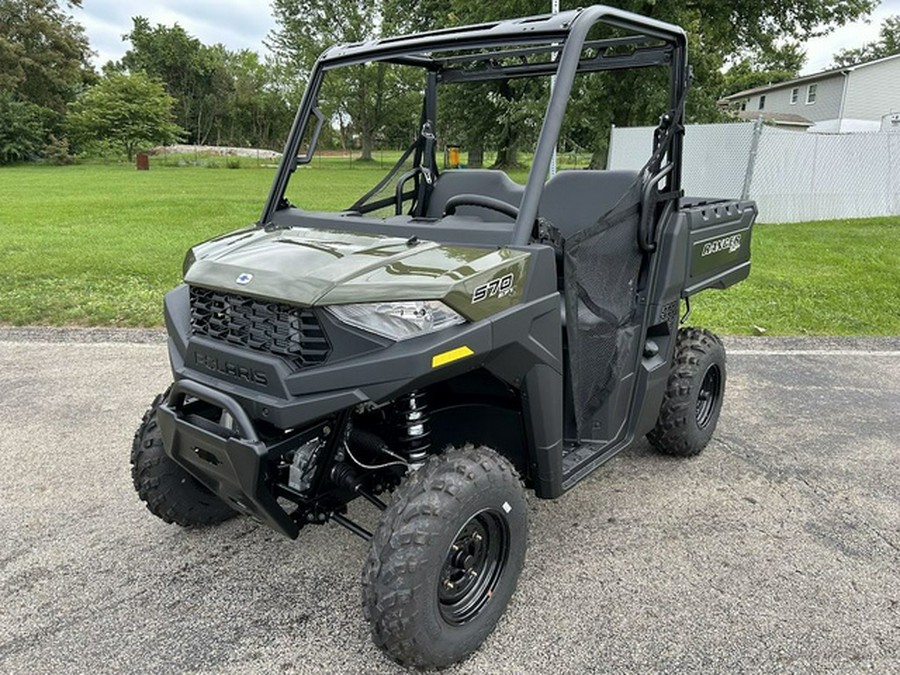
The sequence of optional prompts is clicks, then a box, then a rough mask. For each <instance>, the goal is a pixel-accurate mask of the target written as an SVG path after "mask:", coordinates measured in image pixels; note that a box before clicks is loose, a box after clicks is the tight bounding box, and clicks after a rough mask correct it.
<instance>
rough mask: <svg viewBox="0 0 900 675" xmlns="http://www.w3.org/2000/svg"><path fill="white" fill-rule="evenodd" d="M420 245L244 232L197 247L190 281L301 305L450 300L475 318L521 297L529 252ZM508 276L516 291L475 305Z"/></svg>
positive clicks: (313, 233)
mask: <svg viewBox="0 0 900 675" xmlns="http://www.w3.org/2000/svg"><path fill="white" fill-rule="evenodd" d="M414 241H415V243H410V241H409V240H407V239H402V238H399V237H389V236H384V235H362V234H350V233H347V232H333V231H328V230H320V229H309V228H292V229H287V230H275V231H269V232H267V231H266V230H263V229H256V228H254V229H251V230H242V231H239V232H235V233H233V234H231V235H226V236H224V237H220V238H218V239H214V240H212V241H209V242H207V243H205V244H200V245H199V246H196V247H194V248H193V249H192V253H193V255H194V256H195V258H196V262H194V264H193V265H191V266H190V268H189V269H188V270H187V273H186V274H185V281H186V282H187V283H189V284H194V285H197V286H204V287H206V288H215V289H221V290H227V291H232V292H234V293H238V294H241V295H251V296H255V297H261V298H265V299H268V300H277V301H281V302H287V303H290V304H295V305H302V306H312V305H330V304H346V303H353V302H375V301H384V300H444V301H445V302H446V303H447V304H448V305H450V306H451V307H453V308H454V309H455V310H456V311H458V312H460V313H461V314H463V316H466V318H469V319H477V318H482V317H483V316H487V315H489V314H492V313H494V312H495V311H499V310H500V309H504V308H505V307H507V306H511V305H512V304H515V301H517V300H518V298H519V297H520V296H521V291H522V288H523V287H524V271H525V263H526V261H527V260H528V257H529V254H528V253H527V252H523V251H512V250H509V249H493V250H488V249H477V248H467V247H461V246H442V245H439V244H436V243H434V242H427V241H416V240H414ZM509 273H513V274H514V275H515V277H516V283H515V286H514V289H513V292H512V293H510V294H508V295H506V296H505V297H502V298H497V297H490V298H487V299H486V300H485V301H484V302H479V303H477V304H473V303H472V302H471V300H472V293H473V292H474V290H475V289H476V288H477V287H478V286H479V284H483V283H487V282H490V281H491V280H493V279H494V278H499V277H501V276H503V275H504V274H509ZM250 275H252V277H251V278H250V280H249V281H248V282H247V281H246V280H247V278H248V277H249V276H250ZM238 278H241V280H242V281H245V283H238ZM498 301H502V302H498Z"/></svg>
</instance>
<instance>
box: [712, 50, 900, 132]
mask: <svg viewBox="0 0 900 675" xmlns="http://www.w3.org/2000/svg"><path fill="white" fill-rule="evenodd" d="M719 103H720V105H722V106H723V107H724V108H727V109H728V110H731V111H733V112H735V113H736V115H737V116H738V117H739V118H741V119H745V120H755V119H762V120H763V121H765V122H767V123H770V124H774V125H775V126H779V127H783V128H790V129H797V130H808V131H813V132H819V133H852V132H861V131H879V130H885V131H887V130H896V131H900V54H895V55H894V56H888V57H885V58H883V59H878V60H877V61H869V62H868V63H860V64H858V65H855V66H848V67H845V68H835V69H834V70H826V71H824V72H821V73H815V74H813V75H806V76H804V77H798V78H797V79H795V80H790V81H788V82H779V83H778V84H771V85H768V86H765V87H757V88H755V89H748V90H747V91H739V92H738V93H736V94H732V95H731V96H726V97H725V98H724V99H722V100H721V101H720V102H719Z"/></svg>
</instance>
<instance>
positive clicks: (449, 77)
mask: <svg viewBox="0 0 900 675" xmlns="http://www.w3.org/2000/svg"><path fill="white" fill-rule="evenodd" d="M596 24H605V25H608V26H611V27H614V28H619V29H624V30H627V31H633V32H634V34H633V35H629V36H626V37H617V38H612V39H607V40H594V41H590V42H588V41H587V36H588V33H589V32H590V30H591V28H593V27H594V26H595V25H596ZM660 43H662V44H660ZM509 47H516V48H515V49H505V50H504V49H503V48H509ZM622 47H632V48H633V49H631V50H630V51H627V52H624V53H617V52H616V51H615V50H617V49H620V48H622ZM492 48H496V49H497V50H496V51H487V52H482V53H475V54H462V55H460V54H453V53H452V52H460V51H464V50H473V49H492ZM586 48H587V49H596V55H595V56H592V57H589V58H583V57H582V54H583V52H584V50H585V49H586ZM443 52H451V54H450V55H448V56H446V57H444V58H440V57H439V56H435V54H437V55H440V54H441V53H443ZM541 54H548V55H555V57H556V58H555V60H550V61H544V62H528V61H527V60H526V59H527V57H528V56H533V55H541ZM510 58H514V59H516V58H517V59H519V62H518V63H515V64H512V65H504V64H502V63H500V61H501V59H503V60H506V59H510ZM373 61H383V62H386V63H392V64H397V65H405V66H417V67H421V68H423V69H425V70H426V71H428V77H427V80H426V90H425V103H424V107H423V120H424V121H425V124H428V123H429V122H430V123H431V124H432V125H433V122H434V111H435V110H436V100H437V94H436V90H437V85H438V84H439V83H452V82H479V81H488V80H495V79H513V78H519V77H537V76H547V75H554V74H555V75H556V84H555V86H554V87H553V91H552V94H551V96H550V100H549V102H548V104H547V110H546V113H545V115H544V121H543V126H542V127H541V132H540V136H539V138H538V143H537V147H536V149H535V153H534V159H533V162H532V166H531V171H530V173H529V175H528V180H527V182H526V185H525V191H524V196H523V198H522V203H521V205H520V208H519V215H518V217H517V218H516V224H515V230H514V234H513V238H512V241H511V242H510V243H512V244H514V245H525V244H527V243H528V242H529V240H530V237H531V233H532V229H533V225H534V222H535V219H536V217H537V213H538V205H539V203H540V199H541V194H542V192H543V187H544V183H545V181H546V177H547V175H548V173H549V170H550V162H551V158H552V155H553V151H554V149H555V148H556V144H557V140H558V137H559V132H560V128H561V126H562V122H563V116H564V114H565V110H566V105H567V102H568V99H569V95H570V94H571V90H572V85H573V83H574V80H575V75H576V74H578V73H585V72H596V71H604V70H617V69H626V68H643V67H647V66H659V65H669V67H670V89H669V107H670V110H669V112H668V113H667V114H666V115H664V116H663V118H662V120H661V123H660V128H659V130H658V131H657V134H656V135H655V146H656V147H654V153H653V157H654V160H655V161H651V163H650V164H648V167H649V169H650V175H648V176H646V180H645V185H647V190H645V193H646V194H645V199H649V198H650V195H649V191H650V190H651V189H653V190H656V191H660V192H662V190H661V188H660V184H661V182H662V181H663V179H665V181H666V186H665V190H664V193H665V194H666V195H668V196H678V195H680V194H681V171H682V167H681V159H682V144H683V127H682V120H683V116H684V101H685V93H686V91H687V88H688V85H689V79H690V75H689V68H688V63H687V37H686V35H685V32H684V30H682V29H681V28H679V27H678V26H675V25H672V24H668V23H664V22H662V21H657V20H655V19H650V18H648V17H644V16H640V15H638V14H633V13H631V12H626V11H623V10H620V9H616V8H614V7H607V6H605V5H594V6H591V7H587V8H585V9H580V10H570V11H566V12H560V13H558V14H545V15H540V16H533V17H526V18H521V19H512V20H506V21H498V22H494V23H485V24H479V25H474V26H463V27H459V28H448V29H443V30H438V31H432V32H427V33H419V34H416V35H409V36H402V37H391V38H385V39H381V40H372V41H369V42H363V43H357V44H347V45H335V46H334V47H331V48H329V49H328V50H326V51H325V52H324V53H323V54H322V55H321V56H320V57H319V59H318V60H317V61H316V63H315V65H314V66H313V68H312V71H311V73H310V80H309V84H308V86H307V88H306V91H305V93H304V95H303V99H302V101H301V103H300V107H299V109H298V111H297V115H296V117H295V118H294V123H293V125H292V128H291V132H290V136H289V137H288V140H287V143H286V144H285V148H284V155H283V156H282V159H281V163H280V164H279V167H278V171H277V173H276V176H275V179H274V181H273V183H272V188H271V190H270V192H269V197H268V199H267V200H266V204H265V207H264V209H263V212H262V215H261V217H260V220H259V223H258V224H259V225H260V226H265V225H266V224H268V223H270V222H271V221H272V217H273V215H274V213H275V211H276V210H277V209H278V208H280V205H282V204H283V200H284V192H285V190H286V188H287V184H288V181H289V179H290V176H291V174H292V173H293V171H294V170H296V168H297V166H298V163H305V162H308V161H309V160H310V159H311V157H312V154H313V152H314V149H315V148H314V145H315V137H316V136H317V135H318V134H317V130H318V128H320V127H321V123H322V120H321V113H320V112H319V111H318V108H317V107H316V105H315V103H316V100H317V98H318V91H319V88H320V87H321V84H322V79H323V77H324V75H325V73H326V72H327V71H328V70H331V69H333V68H338V67H341V66H349V65H358V64H362V63H369V62H373ZM311 115H315V116H316V117H317V118H318V119H317V124H318V127H317V128H316V129H315V130H314V133H313V139H312V142H311V145H310V148H309V151H308V152H307V154H306V156H304V157H303V158H300V159H301V160H302V161H299V162H298V158H297V153H298V150H299V147H300V144H301V142H302V136H303V134H304V130H305V129H306V128H307V124H308V121H309V118H310V116H311ZM425 131H426V130H425V129H424V125H423V134H422V136H423V138H425V139H426V142H424V143H422V144H420V145H419V147H417V149H416V159H417V160H418V161H417V162H416V167H417V169H418V170H419V171H420V172H422V173H423V174H424V180H423V181H418V182H417V184H416V191H417V192H419V193H420V196H421V191H422V190H425V189H427V187H426V186H427V185H430V183H431V180H433V176H432V172H431V171H430V169H433V168H434V167H433V166H428V164H427V163H428V162H429V161H431V158H432V157H433V150H434V147H433V134H432V139H431V140H432V144H431V146H428V147H426V146H427V134H426V133H424V132H425ZM663 156H665V157H666V161H665V163H664V164H663V163H662V157H663ZM423 159H424V161H425V162H426V165H425V170H424V171H422V169H421V166H422V165H421V164H420V162H421V161H422V160H423ZM401 187H402V186H401ZM420 201H421V199H420Z"/></svg>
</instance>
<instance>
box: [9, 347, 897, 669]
mask: <svg viewBox="0 0 900 675" xmlns="http://www.w3.org/2000/svg"><path fill="white" fill-rule="evenodd" d="M727 345H728V348H729V360H728V367H729V371H728V383H727V394H726V403H725V409H724V412H723V416H722V419H721V421H720V423H719V428H718V430H717V433H716V436H715V439H714V441H713V442H712V443H711V445H710V446H709V447H708V448H707V450H706V451H705V452H704V453H703V454H702V455H701V456H699V457H697V458H695V459H690V460H675V459H670V458H665V457H660V456H658V455H655V454H653V453H652V452H651V450H650V449H649V447H648V446H647V445H646V443H643V442H642V443H640V444H639V445H638V446H637V447H635V448H633V449H632V450H630V451H628V452H626V453H624V454H622V455H620V456H619V457H617V458H616V459H614V460H613V461H612V462H610V463H608V464H606V465H605V466H603V467H602V468H600V469H599V470H598V471H597V472H596V473H595V474H594V476H592V477H591V478H590V479H588V480H587V481H585V482H583V483H582V484H580V485H579V486H578V487H576V488H575V489H574V490H573V491H572V492H570V493H569V494H567V495H565V496H564V497H563V498H561V499H559V500H557V501H553V502H547V501H541V500H537V499H535V498H533V497H531V498H529V510H530V513H529V516H530V523H531V532H530V544H529V553H528V558H527V561H526V567H525V571H524V573H523V575H522V578H521V580H520V582H519V589H518V591H517V593H516V595H515V597H514V598H513V601H512V603H511V605H510V608H509V610H508V611H507V613H506V615H505V617H504V618H503V620H502V621H501V623H500V625H499V626H498V628H497V630H496V631H495V632H494V633H493V635H492V636H491V637H490V638H489V639H488V640H487V642H486V643H485V644H484V646H483V647H482V648H481V649H480V650H479V651H478V652H477V653H476V654H475V655H474V656H472V657H471V658H470V659H469V660H468V661H466V662H465V663H463V664H461V665H460V666H457V667H454V668H452V669H450V670H448V671H445V672H448V673H481V672H503V673H554V674H555V675H558V674H560V673H586V672H613V673H619V672H723V673H726V672H727V673H736V672H752V673H763V672H809V673H823V672H836V673H837V672H839V673H847V672H876V673H889V672H895V673H896V672H900V440H898V437H900V433H898V429H900V425H898V423H900V339H891V338H887V339H880V340H865V339H856V340H841V339H837V340H815V339H784V340H778V339H771V338H769V339H732V340H728V341H727ZM168 379H169V372H168V365H167V362H166V353H165V347H164V344H163V342H162V340H161V336H160V334H159V333H158V332H154V331H118V332H110V331H77V330H76V331H54V330H32V331H29V330H17V329H0V459H2V462H3V466H2V470H0V673H44V672H51V673H114V672H115V673H121V672H139V673H171V672H196V673H293V672H298V673H299V672H329V673H344V672H346V673H363V672H366V673H376V672H377V673H382V672H395V671H396V668H394V667H393V666H392V665H391V664H390V663H389V662H388V661H387V660H386V659H385V658H384V657H382V656H381V654H380V653H379V652H378V650H377V649H376V648H375V647H374V646H373V645H372V644H371V642H370V641H369V637H368V627H367V625H366V624H365V622H364V620H363V617H362V611H361V609H360V606H359V605H360V603H359V573H360V568H361V566H362V563H363V559H364V556H365V550H366V544H365V543H364V542H363V541H362V540H360V539H357V538H355V537H353V536H352V535H351V534H349V533H348V532H346V531H344V530H342V529H341V528H339V527H338V526H336V525H328V526H325V527H318V528H308V529H307V530H304V531H303V532H302V533H301V536H300V538H299V539H298V540H297V541H290V540H287V539H284V538H282V537H281V536H280V535H277V534H275V533H273V532H271V531H269V530H267V529H266V528H264V527H262V526H260V525H257V524H255V523H254V522H253V521H251V520H249V519H247V518H238V519H236V520H233V521H230V522H228V523H226V524H225V525H223V526H220V527H218V528H216V529H212V530H203V531H186V530H182V529H180V528H178V527H176V526H169V525H166V524H164V523H163V522H161V521H159V520H157V519H155V518H154V517H153V516H151V515H150V513H149V512H148V511H147V510H146V509H145V508H144V506H143V504H142V503H140V502H139V501H138V500H137V498H136V496H135V494H134V491H133V488H132V485H131V479H130V475H129V464H128V456H129V448H130V444H131V437H132V434H133V432H134V428H135V426H136V425H137V423H138V420H139V419H140V416H141V414H142V412H143V410H144V409H145V408H146V406H147V405H148V404H149V402H150V400H151V399H152V398H153V396H154V395H155V394H156V393H158V392H159V391H161V390H162V389H163V388H165V386H166V385H167V383H168ZM351 515H352V516H354V517H356V518H358V519H359V520H360V521H363V522H366V523H369V524H373V523H374V515H373V513H371V509H368V508H366V507H365V506H363V505H354V506H353V507H351Z"/></svg>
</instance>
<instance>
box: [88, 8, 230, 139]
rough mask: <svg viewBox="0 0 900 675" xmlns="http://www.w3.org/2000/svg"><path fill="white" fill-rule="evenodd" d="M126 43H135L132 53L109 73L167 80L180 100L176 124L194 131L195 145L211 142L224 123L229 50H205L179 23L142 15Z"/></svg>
mask: <svg viewBox="0 0 900 675" xmlns="http://www.w3.org/2000/svg"><path fill="white" fill-rule="evenodd" d="M123 39H124V40H128V41H129V42H131V48H130V49H129V50H128V51H127V52H125V54H124V56H123V57H122V60H121V61H119V62H118V63H108V64H107V65H106V66H105V67H104V70H105V71H106V72H130V73H135V72H144V73H146V74H147V75H150V76H151V77H155V78H158V79H159V80H161V81H162V82H163V83H164V86H165V88H166V91H167V92H168V94H169V95H170V96H172V97H173V98H174V99H175V101H176V103H175V120H176V121H177V122H178V124H179V125H181V126H182V127H184V128H185V129H187V130H188V136H189V139H190V140H192V141H193V142H195V143H200V144H203V143H206V142H207V141H208V140H209V137H210V134H211V133H212V130H213V129H214V128H215V127H216V125H217V123H218V122H219V121H220V120H219V118H220V116H221V115H222V112H223V111H222V110H221V101H222V100H223V98H224V97H225V96H227V94H228V87H229V84H230V82H229V78H228V74H227V73H226V72H225V58H226V53H227V51H226V50H225V48H224V47H222V46H221V45H213V46H207V45H204V44H203V43H202V42H200V40H198V39H197V38H195V37H194V36H192V35H190V34H189V33H188V32H187V31H185V30H184V28H182V27H181V26H179V25H178V24H175V25H174V26H171V27H169V26H164V25H162V24H157V25H156V26H151V25H150V21H149V20H147V19H146V18H144V17H142V16H136V17H133V18H132V28H131V31H130V32H128V33H127V34H125V35H124V36H123Z"/></svg>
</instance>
